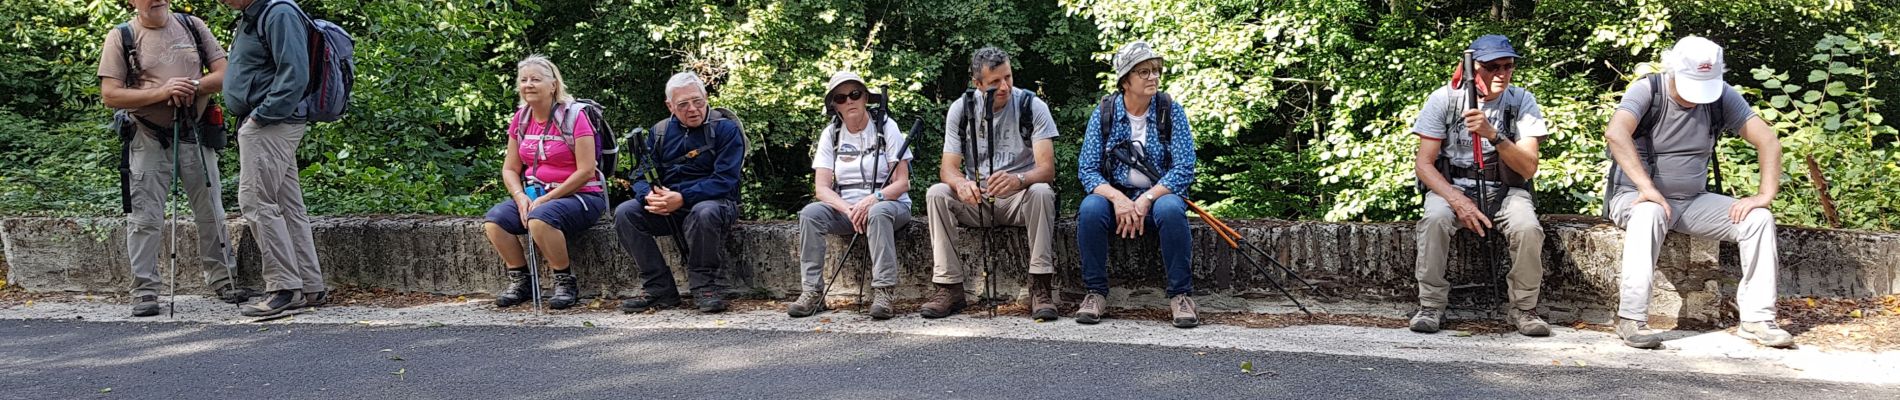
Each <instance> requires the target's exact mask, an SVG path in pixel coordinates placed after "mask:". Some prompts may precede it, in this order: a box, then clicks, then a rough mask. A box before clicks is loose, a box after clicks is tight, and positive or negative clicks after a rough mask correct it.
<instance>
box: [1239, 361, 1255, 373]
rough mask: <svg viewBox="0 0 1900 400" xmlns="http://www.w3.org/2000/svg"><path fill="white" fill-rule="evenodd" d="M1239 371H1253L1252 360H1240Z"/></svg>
mask: <svg viewBox="0 0 1900 400" xmlns="http://www.w3.org/2000/svg"><path fill="white" fill-rule="evenodd" d="M1240 373H1243V374H1251V373H1253V361H1241V362H1240Z"/></svg>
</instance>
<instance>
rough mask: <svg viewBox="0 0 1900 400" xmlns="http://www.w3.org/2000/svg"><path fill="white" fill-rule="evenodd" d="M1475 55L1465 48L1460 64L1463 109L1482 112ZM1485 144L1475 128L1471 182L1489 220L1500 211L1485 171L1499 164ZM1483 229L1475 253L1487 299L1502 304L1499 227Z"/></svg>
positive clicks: (1472, 143) (1480, 208) (1501, 159)
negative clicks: (1488, 156) (1489, 160)
mask: <svg viewBox="0 0 1900 400" xmlns="http://www.w3.org/2000/svg"><path fill="white" fill-rule="evenodd" d="M1474 54H1476V51H1474V50H1465V52H1464V57H1463V59H1462V60H1460V63H1459V68H1461V69H1463V70H1464V71H1463V74H1461V75H1463V76H1462V80H1463V82H1462V84H1463V85H1464V87H1465V94H1464V97H1463V100H1464V109H1466V110H1478V111H1480V112H1482V111H1484V109H1483V108H1482V106H1481V103H1480V102H1479V95H1478V85H1480V84H1482V82H1479V81H1478V70H1477V60H1476V59H1475V58H1473V57H1474ZM1484 143H1485V140H1484V137H1483V136H1481V135H1479V134H1478V132H1476V131H1473V132H1471V146H1472V152H1471V154H1472V159H1473V161H1474V162H1475V163H1476V164H1477V166H1478V168H1477V169H1476V170H1473V171H1472V172H1471V175H1472V181H1474V182H1475V184H1476V185H1477V188H1478V196H1477V197H1478V212H1479V213H1480V214H1483V215H1484V217H1485V218H1486V219H1487V220H1488V219H1491V218H1493V217H1494V216H1495V215H1497V214H1496V213H1497V212H1498V210H1497V209H1496V208H1494V207H1492V206H1491V203H1492V199H1491V190H1490V188H1489V187H1488V186H1489V185H1488V184H1487V183H1486V182H1487V181H1486V180H1485V173H1486V172H1489V171H1490V170H1491V168H1497V167H1498V166H1495V165H1490V166H1487V165H1486V164H1494V163H1486V162H1485V157H1484ZM1498 161H1499V162H1503V161H1504V160H1503V158H1502V157H1499V159H1498ZM1500 176H1501V174H1500ZM1505 190H1506V191H1507V193H1508V191H1509V190H1510V189H1505ZM1500 200H1501V199H1500ZM1493 223H1495V221H1493ZM1480 229H1483V232H1479V235H1478V236H1479V238H1478V243H1476V245H1477V247H1478V251H1476V252H1475V253H1477V254H1475V255H1476V256H1477V258H1478V259H1479V260H1478V263H1479V264H1480V265H1482V268H1483V269H1484V275H1485V284H1486V285H1485V286H1487V287H1488V290H1486V294H1488V295H1490V296H1488V297H1490V298H1489V299H1487V300H1491V301H1500V303H1498V304H1502V302H1501V301H1502V300H1503V298H1504V296H1503V295H1502V291H1501V289H1500V287H1499V286H1500V285H1498V273H1497V272H1498V271H1497V268H1498V260H1499V259H1501V258H1503V257H1501V256H1500V255H1499V254H1497V253H1498V248H1497V242H1496V239H1497V238H1496V237H1494V236H1495V235H1494V234H1495V233H1497V230H1496V229H1493V228H1480ZM1495 310H1496V308H1495V307H1493V311H1495Z"/></svg>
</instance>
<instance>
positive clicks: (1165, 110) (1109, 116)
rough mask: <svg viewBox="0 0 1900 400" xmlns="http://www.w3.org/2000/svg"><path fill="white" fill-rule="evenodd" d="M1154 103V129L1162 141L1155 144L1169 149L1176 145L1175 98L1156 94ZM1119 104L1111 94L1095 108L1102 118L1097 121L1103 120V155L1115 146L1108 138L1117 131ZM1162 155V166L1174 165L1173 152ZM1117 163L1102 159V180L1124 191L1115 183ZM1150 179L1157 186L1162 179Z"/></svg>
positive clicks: (1163, 93)
mask: <svg viewBox="0 0 1900 400" xmlns="http://www.w3.org/2000/svg"><path fill="white" fill-rule="evenodd" d="M1152 102H1153V103H1154V109H1155V111H1154V112H1156V113H1157V114H1155V125H1156V127H1155V129H1154V130H1155V132H1156V135H1155V136H1156V137H1158V138H1160V139H1161V140H1160V141H1159V142H1155V143H1161V144H1162V146H1161V147H1162V148H1163V149H1167V148H1169V147H1168V144H1169V143H1174V98H1173V97H1170V96H1168V93H1167V92H1155V97H1154V100H1152ZM1117 104H1120V103H1118V102H1116V101H1115V94H1109V95H1107V96H1102V101H1101V103H1099V104H1096V106H1095V113H1096V115H1099V116H1100V117H1097V118H1096V119H1098V120H1101V126H1100V129H1099V131H1100V132H1102V154H1104V155H1106V154H1108V152H1109V149H1110V148H1113V147H1114V145H1113V144H1111V143H1109V142H1108V136H1109V133H1110V132H1114V131H1115V117H1114V116H1115V114H1114V113H1115V108H1114V107H1115V106H1116V105H1117ZM1130 118H1133V116H1130ZM1160 154H1161V163H1160V165H1174V154H1173V152H1172V151H1165V150H1164V151H1161V152H1160ZM1116 162H1117V161H1116V160H1115V159H1114V158H1113V157H1107V156H1104V157H1102V162H1101V167H1100V171H1101V174H1102V179H1103V180H1106V181H1108V184H1109V186H1111V187H1115V188H1117V189H1123V188H1122V187H1121V184H1120V183H1117V182H1116V181H1115V169H1114V168H1115V163H1116ZM1157 173H1159V171H1157ZM1150 178H1151V179H1149V180H1151V181H1154V182H1155V183H1156V184H1160V183H1161V177H1159V176H1155V177H1150Z"/></svg>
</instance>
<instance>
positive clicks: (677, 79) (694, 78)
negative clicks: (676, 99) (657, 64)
mask: <svg viewBox="0 0 1900 400" xmlns="http://www.w3.org/2000/svg"><path fill="white" fill-rule="evenodd" d="M687 87H690V88H693V89H696V90H699V95H700V96H701V97H704V96H706V81H702V80H700V79H699V74H695V73H693V71H686V72H681V73H677V74H673V77H672V78H668V79H667V80H666V102H668V103H672V102H673V91H675V90H679V89H680V88H687Z"/></svg>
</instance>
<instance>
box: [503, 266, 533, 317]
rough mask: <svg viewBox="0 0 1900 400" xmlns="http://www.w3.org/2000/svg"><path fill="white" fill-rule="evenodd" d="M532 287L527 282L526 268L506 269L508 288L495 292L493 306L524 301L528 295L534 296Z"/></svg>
mask: <svg viewBox="0 0 1900 400" xmlns="http://www.w3.org/2000/svg"><path fill="white" fill-rule="evenodd" d="M533 289H534V288H533V287H532V286H529V283H528V269H527V268H521V269H513V268H511V269H509V270H508V288H507V289H502V290H501V293H496V294H495V307H501V308H508V307H514V306H515V305H516V304H521V303H526V302H527V301H528V299H529V298H530V297H534V292H533Z"/></svg>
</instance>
